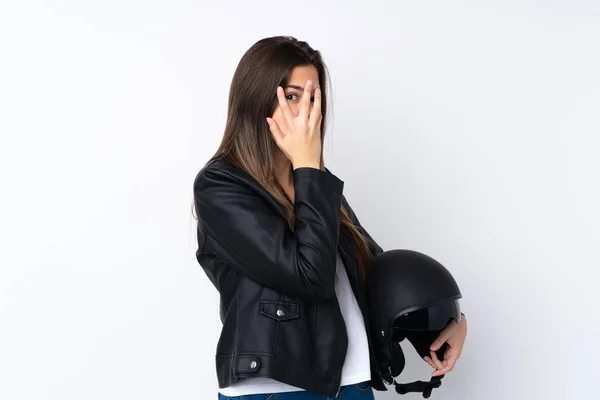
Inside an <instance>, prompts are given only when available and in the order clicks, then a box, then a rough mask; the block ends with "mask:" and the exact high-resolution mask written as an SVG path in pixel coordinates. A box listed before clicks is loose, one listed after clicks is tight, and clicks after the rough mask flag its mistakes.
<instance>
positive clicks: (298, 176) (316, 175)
mask: <svg viewBox="0 0 600 400" xmlns="http://www.w3.org/2000/svg"><path fill="white" fill-rule="evenodd" d="M292 174H293V177H294V184H296V183H299V184H301V183H303V182H318V183H319V184H320V185H323V186H324V187H326V188H327V189H329V190H331V191H333V192H336V193H341V192H342V191H343V189H344V181H342V180H341V179H340V178H338V177H337V176H335V175H334V174H332V173H331V172H329V171H323V170H320V169H316V168H310V167H301V168H296V169H295V170H294V171H293V172H292Z"/></svg>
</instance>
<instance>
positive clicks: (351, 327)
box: [219, 254, 371, 397]
mask: <svg viewBox="0 0 600 400" xmlns="http://www.w3.org/2000/svg"><path fill="white" fill-rule="evenodd" d="M335 293H336V296H337V298H338V302H339V303H340V309H341V311H342V316H343V317H344V321H345V323H346V330H347V332H348V350H347V353H346V359H345V361H344V367H343V370H342V382H341V385H342V386H345V385H351V384H354V383H360V382H364V381H370V380H371V369H370V364H369V344H368V342H367V333H366V331H365V324H364V320H363V316H362V313H361V311H360V308H359V306H358V303H357V301H356V298H355V297H354V292H352V287H351V286H350V281H349V280H348V275H347V274H346V269H345V268H344V264H343V263H342V260H341V258H340V256H339V254H338V256H337V265H336V282H335ZM303 390H304V389H300V388H297V387H295V386H290V385H287V384H284V383H281V382H278V381H276V380H273V379H270V378H261V377H256V378H249V379H243V380H241V381H238V382H236V383H234V384H233V385H231V386H229V387H227V388H223V389H219V392H220V393H221V394H223V395H224V396H229V397H235V396H244V395H252V394H266V393H282V392H297V391H303Z"/></svg>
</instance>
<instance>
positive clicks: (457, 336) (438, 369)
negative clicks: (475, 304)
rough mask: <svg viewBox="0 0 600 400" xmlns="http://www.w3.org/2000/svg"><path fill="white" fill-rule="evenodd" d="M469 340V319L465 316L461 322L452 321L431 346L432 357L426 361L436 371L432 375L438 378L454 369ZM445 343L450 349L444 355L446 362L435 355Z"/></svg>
mask: <svg viewBox="0 0 600 400" xmlns="http://www.w3.org/2000/svg"><path fill="white" fill-rule="evenodd" d="M466 338H467V319H466V318H465V316H464V315H463V316H462V318H461V320H460V322H459V323H457V322H456V320H452V322H450V323H449V324H448V326H446V328H444V330H442V332H441V333H440V335H439V336H438V338H437V339H436V340H435V341H434V342H433V343H432V344H431V346H430V348H429V349H430V350H431V351H430V354H431V357H425V358H424V360H425V361H427V363H429V365H431V366H432V367H433V368H435V371H433V373H432V374H431V375H432V376H438V375H443V374H446V373H448V372H450V371H452V369H453V368H454V365H455V364H456V361H457V360H458V358H459V357H460V355H461V353H462V348H463V345H464V343H465V340H466ZM444 343H448V348H447V349H446V352H445V353H444V360H443V361H442V360H440V359H438V357H437V354H436V353H435V351H436V350H438V349H439V348H440V347H442V345H443V344H444Z"/></svg>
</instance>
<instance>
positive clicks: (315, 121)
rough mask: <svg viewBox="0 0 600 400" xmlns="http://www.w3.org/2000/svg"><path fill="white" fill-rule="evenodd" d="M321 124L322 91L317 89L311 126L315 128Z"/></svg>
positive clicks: (310, 121)
mask: <svg viewBox="0 0 600 400" xmlns="http://www.w3.org/2000/svg"><path fill="white" fill-rule="evenodd" d="M320 123H321V89H320V88H316V89H315V100H314V102H313V106H312V110H311V112H310V118H309V124H310V125H311V126H312V127H313V128H315V127H316V126H318V125H319V124H320Z"/></svg>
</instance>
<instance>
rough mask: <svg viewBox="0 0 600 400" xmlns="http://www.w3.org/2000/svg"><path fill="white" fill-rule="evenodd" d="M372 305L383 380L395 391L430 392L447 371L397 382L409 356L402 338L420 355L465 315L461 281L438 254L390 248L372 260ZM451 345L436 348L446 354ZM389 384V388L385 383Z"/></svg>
mask: <svg viewBox="0 0 600 400" xmlns="http://www.w3.org/2000/svg"><path fill="white" fill-rule="evenodd" d="M368 290H369V309H370V314H371V329H372V331H373V334H374V338H376V339H375V341H374V342H375V347H376V349H375V351H376V354H377V359H378V362H379V369H380V371H381V374H382V378H383V380H384V381H385V382H386V383H387V384H388V385H392V384H394V385H395V388H396V392H398V393H399V394H406V393H408V392H422V393H423V397H424V398H429V396H431V392H432V390H433V389H434V388H438V387H440V386H441V384H442V382H441V379H442V378H443V377H444V375H439V376H434V377H432V378H431V380H430V381H429V382H424V381H416V382H412V383H398V382H396V380H395V379H394V378H396V377H397V376H398V375H400V373H401V372H402V371H403V370H404V367H405V358H404V353H403V352H402V348H401V346H400V342H402V341H403V340H404V339H407V340H408V341H409V342H410V343H411V344H412V345H413V347H414V348H415V350H416V351H417V353H419V355H420V356H421V358H423V357H425V356H429V355H430V349H429V348H430V346H431V344H432V343H433V342H434V341H435V339H437V337H438V336H439V334H440V333H441V331H442V330H443V329H444V328H445V327H446V326H447V325H448V323H450V322H451V321H452V320H453V319H454V320H456V321H457V322H460V320H461V311H460V305H459V299H461V298H462V295H461V293H460V290H459V288H458V285H457V283H456V281H455V280H454V278H453V277H452V275H451V274H450V272H449V271H448V270H447V269H446V268H445V267H444V266H443V265H442V264H440V263H439V262H438V261H436V260H435V259H433V258H431V257H429V256H427V255H425V254H422V253H419V252H417V251H413V250H402V249H395V250H388V251H384V252H382V253H379V254H377V255H376V256H375V257H374V260H373V268H372V275H371V279H370V283H369V289H368ZM447 347H448V345H447V344H446V343H444V345H443V346H442V347H441V348H440V349H438V350H437V351H436V354H437V356H438V359H440V360H443V357H444V353H445V351H446V349H447ZM384 390H387V389H384Z"/></svg>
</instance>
